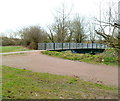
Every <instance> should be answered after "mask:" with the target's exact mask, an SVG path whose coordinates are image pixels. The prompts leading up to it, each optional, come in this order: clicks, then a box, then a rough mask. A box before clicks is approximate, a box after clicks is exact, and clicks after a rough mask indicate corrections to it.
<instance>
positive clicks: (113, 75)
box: [2, 50, 118, 86]
mask: <svg viewBox="0 0 120 101" xmlns="http://www.w3.org/2000/svg"><path fill="white" fill-rule="evenodd" d="M17 53H19V52H17ZM2 64H3V65H6V66H11V67H16V68H21V69H28V70H32V71H33V72H45V73H46V72H47V73H52V74H59V75H70V76H78V77H80V78H81V79H83V80H85V81H91V82H94V83H102V84H105V85H110V86H118V67H117V66H106V65H95V64H88V63H84V62H78V61H71V60H64V59H60V58H55V57H50V56H46V55H42V54H41V53H40V51H38V50H37V51H30V52H26V53H25V54H21V55H15V54H14V55H6V56H4V55H3V56H2Z"/></svg>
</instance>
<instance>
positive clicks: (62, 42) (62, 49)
mask: <svg viewBox="0 0 120 101" xmlns="http://www.w3.org/2000/svg"><path fill="white" fill-rule="evenodd" d="M62 50H63V42H62Z"/></svg>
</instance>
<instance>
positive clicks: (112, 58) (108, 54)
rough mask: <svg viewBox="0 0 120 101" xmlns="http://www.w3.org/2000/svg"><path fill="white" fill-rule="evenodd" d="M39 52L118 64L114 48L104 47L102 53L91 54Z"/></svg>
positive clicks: (76, 59) (78, 59)
mask: <svg viewBox="0 0 120 101" xmlns="http://www.w3.org/2000/svg"><path fill="white" fill-rule="evenodd" d="M41 53H43V54H46V55H49V56H54V57H59V58H64V59H68V60H74V61H81V62H87V63H93V64H106V65H116V66H118V59H119V58H118V54H117V53H116V51H115V50H114V49H106V50H105V51H104V52H103V53H100V54H96V55H91V54H77V53H71V52H70V51H65V52H57V51H42V52H41Z"/></svg>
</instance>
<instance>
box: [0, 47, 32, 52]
mask: <svg viewBox="0 0 120 101" xmlns="http://www.w3.org/2000/svg"><path fill="white" fill-rule="evenodd" d="M27 50H30V49H28V48H25V47H22V46H0V53H5V52H17V51H27Z"/></svg>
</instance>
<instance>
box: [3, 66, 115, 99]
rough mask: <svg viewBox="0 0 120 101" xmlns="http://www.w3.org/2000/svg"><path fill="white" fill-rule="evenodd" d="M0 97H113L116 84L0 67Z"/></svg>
mask: <svg viewBox="0 0 120 101" xmlns="http://www.w3.org/2000/svg"><path fill="white" fill-rule="evenodd" d="M2 70H3V72H2V74H3V75H2V76H3V81H2V83H3V85H2V90H3V92H2V94H3V99H75V98H76V99H96V98H97V99H104V98H106V99H107V98H112V99H117V88H115V87H110V86H105V85H102V84H94V83H90V82H86V81H83V80H80V79H79V78H78V77H70V76H60V75H53V74H48V73H36V72H31V71H28V70H23V69H16V68H11V67H7V66H3V67H2Z"/></svg>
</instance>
